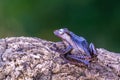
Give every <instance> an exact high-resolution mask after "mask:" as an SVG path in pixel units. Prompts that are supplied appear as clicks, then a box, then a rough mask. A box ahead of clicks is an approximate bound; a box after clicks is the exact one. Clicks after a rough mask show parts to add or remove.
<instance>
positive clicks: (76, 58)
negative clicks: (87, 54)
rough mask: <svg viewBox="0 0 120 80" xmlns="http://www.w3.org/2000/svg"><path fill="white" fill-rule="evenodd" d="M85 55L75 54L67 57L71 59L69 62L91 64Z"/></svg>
mask: <svg viewBox="0 0 120 80" xmlns="http://www.w3.org/2000/svg"><path fill="white" fill-rule="evenodd" d="M83 57H84V56H81V57H80V56H79V57H77V56H75V55H69V54H68V55H66V59H67V60H69V62H75V63H79V62H81V63H84V64H85V65H89V61H90V60H85V58H83Z"/></svg>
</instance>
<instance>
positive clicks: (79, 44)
mask: <svg viewBox="0 0 120 80" xmlns="http://www.w3.org/2000/svg"><path fill="white" fill-rule="evenodd" d="M54 34H55V35H56V36H57V37H59V38H61V39H62V41H63V43H64V44H65V46H66V49H65V51H64V52H63V53H61V55H62V57H64V59H66V60H67V61H69V60H68V59H70V60H74V61H77V62H82V63H84V64H85V65H88V64H89V61H90V59H91V58H92V57H93V56H94V55H96V54H97V52H96V49H95V47H94V44H93V43H90V45H88V42H87V41H86V39H85V38H83V37H81V36H77V35H76V34H74V33H73V32H71V31H69V30H68V29H67V28H62V29H58V30H55V31H54ZM72 51H74V52H72ZM69 62H70V61H69Z"/></svg>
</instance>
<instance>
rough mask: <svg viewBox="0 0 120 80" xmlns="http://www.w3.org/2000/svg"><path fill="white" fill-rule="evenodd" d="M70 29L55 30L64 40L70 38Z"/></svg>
mask: <svg viewBox="0 0 120 80" xmlns="http://www.w3.org/2000/svg"><path fill="white" fill-rule="evenodd" d="M69 32H70V31H69V30H68V29H67V28H62V29H58V30H55V31H54V34H55V35H56V36H57V37H59V38H61V39H62V40H68V39H70V35H69Z"/></svg>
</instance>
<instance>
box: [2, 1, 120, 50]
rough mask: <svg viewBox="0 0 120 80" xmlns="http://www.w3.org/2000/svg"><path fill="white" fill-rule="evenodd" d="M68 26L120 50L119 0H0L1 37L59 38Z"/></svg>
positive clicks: (104, 46) (112, 48)
mask: <svg viewBox="0 0 120 80" xmlns="http://www.w3.org/2000/svg"><path fill="white" fill-rule="evenodd" d="M63 27H67V28H68V29H69V30H71V31H73V32H74V33H76V34H77V35H81V36H83V37H85V38H86V39H87V40H88V41H89V42H93V43H94V44H95V46H96V47H102V48H106V49H108V50H110V51H115V52H120V36H119V35H120V1H119V0H0V38H5V37H11V36H30V37H39V38H42V39H46V40H51V41H59V40H60V39H58V38H57V37H56V36H54V34H53V30H55V29H58V28H63Z"/></svg>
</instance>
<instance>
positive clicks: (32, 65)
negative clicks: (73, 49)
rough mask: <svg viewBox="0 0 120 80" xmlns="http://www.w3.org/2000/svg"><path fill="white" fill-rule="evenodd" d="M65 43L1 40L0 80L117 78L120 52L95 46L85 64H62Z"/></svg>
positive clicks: (22, 38)
mask: <svg viewBox="0 0 120 80" xmlns="http://www.w3.org/2000/svg"><path fill="white" fill-rule="evenodd" d="M63 49H65V45H64V44H63V43H59V42H51V41H46V40H42V39H39V38H30V37H11V38H5V39H0V80H119V79H120V54H118V53H114V52H109V51H107V50H105V49H102V48H99V49H98V48H97V53H98V56H97V59H96V60H94V61H93V62H91V63H90V66H88V67H79V66H76V65H73V64H70V63H65V64H62V63H63V62H64V60H63V59H62V58H61V57H60V55H59V52H58V50H59V51H61V50H63Z"/></svg>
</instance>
